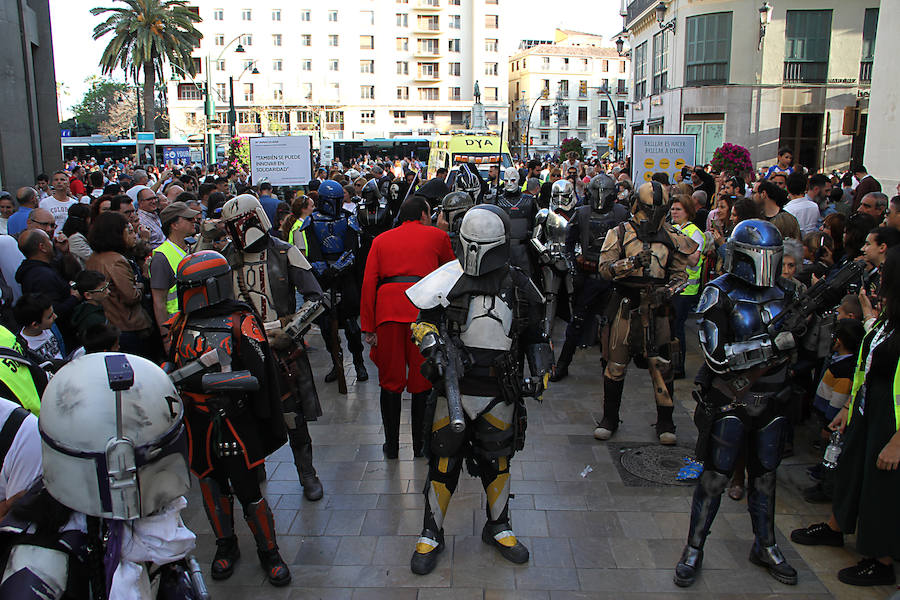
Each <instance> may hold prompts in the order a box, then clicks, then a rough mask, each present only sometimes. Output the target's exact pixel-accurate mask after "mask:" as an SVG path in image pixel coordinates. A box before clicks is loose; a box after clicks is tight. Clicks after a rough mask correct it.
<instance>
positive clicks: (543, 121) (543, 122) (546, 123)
mask: <svg viewBox="0 0 900 600" xmlns="http://www.w3.org/2000/svg"><path fill="white" fill-rule="evenodd" d="M540 126H541V127H550V107H549V106H542V107H541V118H540Z"/></svg>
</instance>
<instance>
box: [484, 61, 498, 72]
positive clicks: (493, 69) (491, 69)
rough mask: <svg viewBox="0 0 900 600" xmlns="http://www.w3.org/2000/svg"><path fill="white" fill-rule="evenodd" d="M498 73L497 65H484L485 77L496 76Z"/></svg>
mask: <svg viewBox="0 0 900 600" xmlns="http://www.w3.org/2000/svg"><path fill="white" fill-rule="evenodd" d="M497 72H498V71H497V63H484V74H485V75H496V74H497Z"/></svg>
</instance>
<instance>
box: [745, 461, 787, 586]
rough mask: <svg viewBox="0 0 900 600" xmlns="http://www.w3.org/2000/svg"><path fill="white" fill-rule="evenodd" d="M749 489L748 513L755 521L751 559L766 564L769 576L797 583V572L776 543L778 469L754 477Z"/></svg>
mask: <svg viewBox="0 0 900 600" xmlns="http://www.w3.org/2000/svg"><path fill="white" fill-rule="evenodd" d="M749 484H750V485H749V490H748V492H747V512H749V513H750V521H751V523H752V524H753V534H754V536H755V537H756V539H755V540H754V541H753V548H752V549H751V550H750V562H752V563H753V564H755V565H759V566H760V567H765V569H766V570H767V571H768V572H769V575H771V576H772V577H774V578H775V579H776V580H778V581H780V582H781V583H784V584H786V585H797V571H796V570H795V569H794V567H792V566H791V565H789V564H788V562H787V560H786V559H785V558H784V554H782V553H781V549H780V548H779V547H778V544H777V543H775V471H767V472H765V473H763V474H762V475H759V476H756V477H751V478H750V481H749Z"/></svg>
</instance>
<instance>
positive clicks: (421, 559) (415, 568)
mask: <svg viewBox="0 0 900 600" xmlns="http://www.w3.org/2000/svg"><path fill="white" fill-rule="evenodd" d="M461 467H462V463H461V459H459V458H452V457H451V458H449V459H439V458H438V457H436V456H434V455H432V457H431V460H430V462H429V464H428V481H427V482H426V483H425V518H424V524H423V527H422V534H421V535H420V536H419V539H418V540H417V541H416V549H415V550H414V551H413V555H412V558H411V559H410V561H409V568H410V570H412V572H413V573H415V574H416V575H427V574H428V573H431V572H432V571H433V570H434V568H435V567H436V566H437V561H438V555H439V554H440V553H441V552H442V551H443V550H444V515H446V514H447V507H448V506H449V505H450V497H451V496H452V495H453V492H454V491H455V490H456V484H457V483H458V482H459V472H460V468H461Z"/></svg>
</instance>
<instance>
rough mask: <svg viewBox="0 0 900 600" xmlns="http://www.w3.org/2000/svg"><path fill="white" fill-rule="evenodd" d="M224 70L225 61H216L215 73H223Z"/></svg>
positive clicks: (221, 59)
mask: <svg viewBox="0 0 900 600" xmlns="http://www.w3.org/2000/svg"><path fill="white" fill-rule="evenodd" d="M224 70H225V59H224V58H220V59H219V60H217V61H216V71H224Z"/></svg>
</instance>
